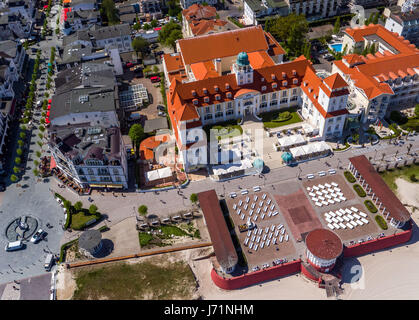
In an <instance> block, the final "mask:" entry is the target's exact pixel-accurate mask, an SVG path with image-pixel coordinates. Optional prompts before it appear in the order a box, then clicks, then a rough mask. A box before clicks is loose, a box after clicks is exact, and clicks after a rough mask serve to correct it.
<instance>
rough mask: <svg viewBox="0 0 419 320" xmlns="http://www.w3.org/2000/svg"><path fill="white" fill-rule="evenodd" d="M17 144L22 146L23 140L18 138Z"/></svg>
mask: <svg viewBox="0 0 419 320" xmlns="http://www.w3.org/2000/svg"><path fill="white" fill-rule="evenodd" d="M17 144H18V145H19V147H23V145H24V144H25V143H24V142H23V140H20V139H19V140H18V141H17Z"/></svg>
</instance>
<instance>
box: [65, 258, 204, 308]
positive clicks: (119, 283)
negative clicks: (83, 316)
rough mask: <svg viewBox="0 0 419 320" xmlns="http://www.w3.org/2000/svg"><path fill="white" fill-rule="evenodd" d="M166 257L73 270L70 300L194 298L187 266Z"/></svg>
mask: <svg viewBox="0 0 419 320" xmlns="http://www.w3.org/2000/svg"><path fill="white" fill-rule="evenodd" d="M167 258H168V257H167V256H165V257H158V258H156V257H154V258H153V260H152V261H151V260H149V259H147V260H146V261H143V262H138V263H129V262H117V263H112V264H108V265H106V266H104V265H102V266H94V267H86V268H83V269H80V270H76V271H74V280H75V291H74V294H73V297H72V299H73V300H133V299H135V300H145V299H147V300H169V299H170V300H172V299H182V300H190V299H194V298H195V297H194V293H195V291H196V282H195V278H194V275H193V273H192V271H191V268H190V267H189V265H188V264H187V263H186V262H184V261H173V259H170V258H169V259H167Z"/></svg>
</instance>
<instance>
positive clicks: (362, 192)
mask: <svg viewBox="0 0 419 320" xmlns="http://www.w3.org/2000/svg"><path fill="white" fill-rule="evenodd" d="M353 188H354V190H355V191H356V193H357V194H358V196H360V197H361V198H365V197H366V196H367V194H366V193H365V190H364V188H362V187H361V186H360V185H359V184H354V186H353Z"/></svg>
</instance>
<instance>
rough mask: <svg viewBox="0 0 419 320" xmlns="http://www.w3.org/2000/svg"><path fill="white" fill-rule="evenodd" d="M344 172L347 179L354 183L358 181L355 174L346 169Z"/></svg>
mask: <svg viewBox="0 0 419 320" xmlns="http://www.w3.org/2000/svg"><path fill="white" fill-rule="evenodd" d="M343 174H344V175H345V178H346V180H348V181H349V182H350V183H354V182H355V181H356V179H355V177H354V176H353V174H352V173H350V172H349V171H345V172H344V173H343Z"/></svg>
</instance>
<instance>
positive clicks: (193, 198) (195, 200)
mask: <svg viewBox="0 0 419 320" xmlns="http://www.w3.org/2000/svg"><path fill="white" fill-rule="evenodd" d="M189 199H190V200H191V202H192V203H193V204H195V203H196V202H197V201H198V196H197V195H196V193H192V194H191V196H190V198H189Z"/></svg>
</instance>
